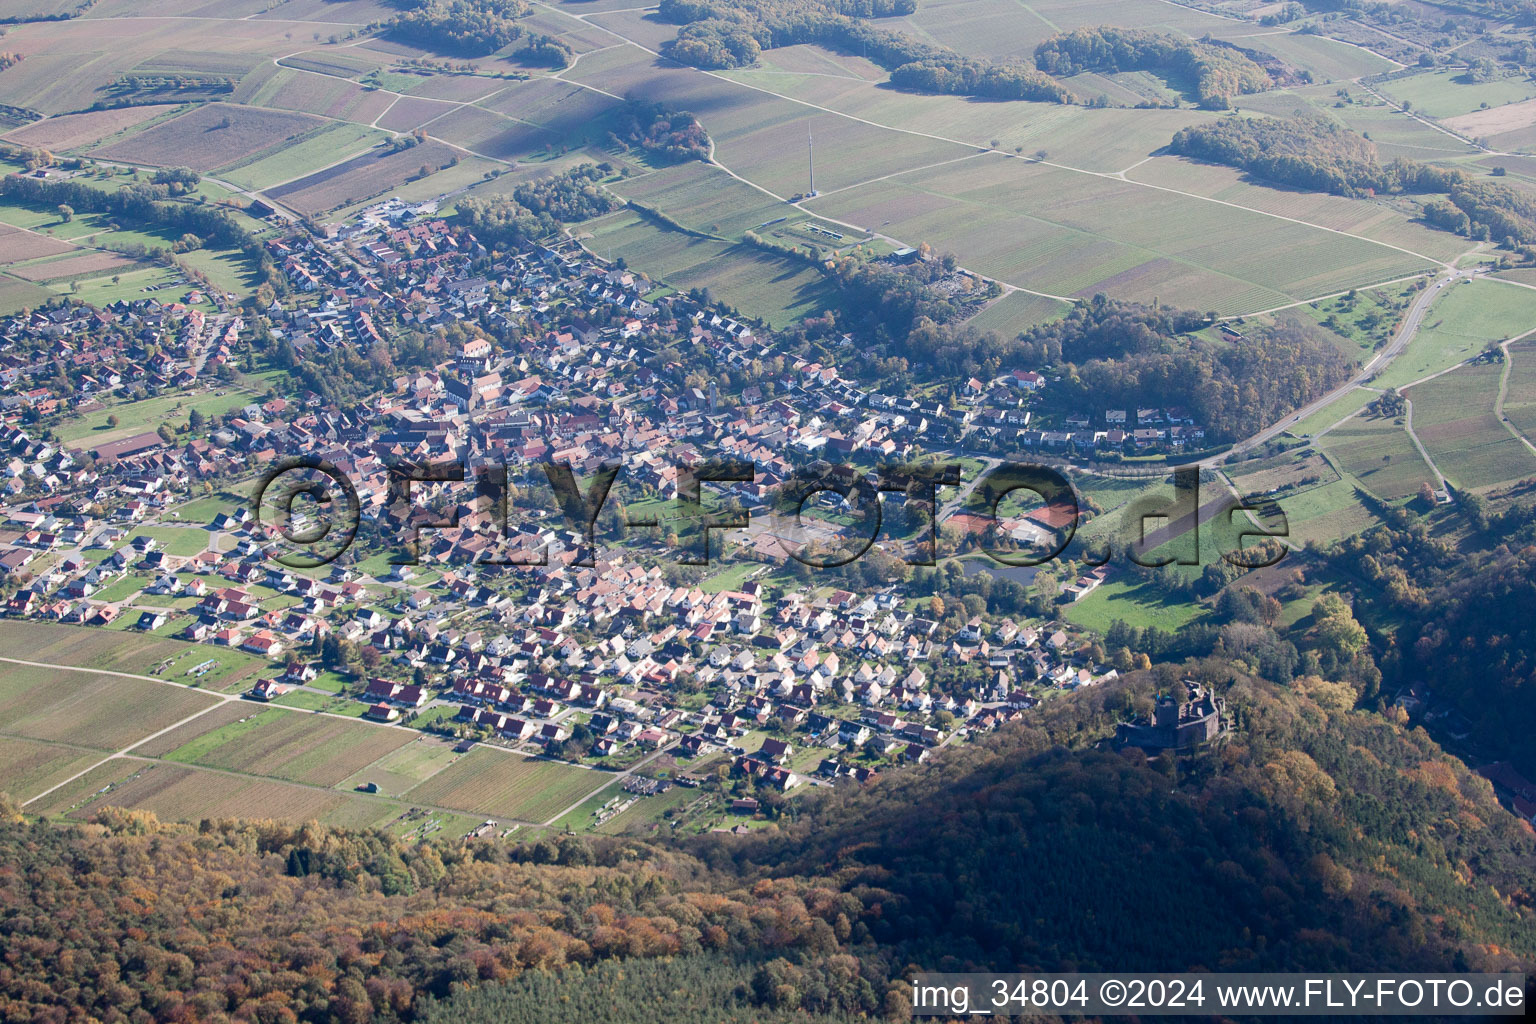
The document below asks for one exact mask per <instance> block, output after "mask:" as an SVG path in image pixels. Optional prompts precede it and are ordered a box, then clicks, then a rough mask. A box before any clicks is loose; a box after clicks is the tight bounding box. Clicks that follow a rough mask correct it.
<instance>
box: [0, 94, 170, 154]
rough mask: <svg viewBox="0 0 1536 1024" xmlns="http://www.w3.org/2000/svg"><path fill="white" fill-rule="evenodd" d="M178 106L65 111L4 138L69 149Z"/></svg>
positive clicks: (39, 146) (61, 150)
mask: <svg viewBox="0 0 1536 1024" xmlns="http://www.w3.org/2000/svg"><path fill="white" fill-rule="evenodd" d="M175 109H176V105H175V104H173V103H161V104H150V105H148V106H143V107H119V108H118V109H116V110H91V111H87V112H85V113H83V114H64V115H62V116H60V117H49V118H45V119H43V120H41V121H34V122H32V123H31V124H29V125H26V126H24V127H21V128H17V129H15V130H14V131H10V132H7V133H6V134H5V135H4V136H3V138H4V139H5V141H6V142H12V143H15V144H16V145H18V146H30V147H33V148H35V149H46V150H49V151H50V152H54V153H67V152H69V151H70V150H72V149H79V148H81V147H84V146H91V145H95V144H96V143H98V142H100V141H101V140H103V139H106V138H108V137H110V136H112V135H116V134H118V133H119V132H123V131H127V130H128V129H130V128H134V127H137V126H138V125H141V124H143V123H144V122H146V121H150V120H153V119H154V118H157V117H159V116H160V115H161V114H164V113H167V112H168V111H172V110H175Z"/></svg>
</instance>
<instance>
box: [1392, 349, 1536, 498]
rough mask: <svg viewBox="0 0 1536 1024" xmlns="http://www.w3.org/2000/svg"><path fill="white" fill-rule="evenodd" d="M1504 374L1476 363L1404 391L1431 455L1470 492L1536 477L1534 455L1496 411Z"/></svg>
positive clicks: (1493, 366)
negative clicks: (1411, 404)
mask: <svg viewBox="0 0 1536 1024" xmlns="http://www.w3.org/2000/svg"><path fill="white" fill-rule="evenodd" d="M1502 372H1503V367H1502V366H1500V365H1499V364H1498V363H1492V362H1483V363H1478V364H1476V365H1472V366H1464V367H1460V368H1459V369H1457V370H1455V371H1453V372H1451V373H1447V374H1445V375H1444V376H1441V377H1436V378H1435V379H1434V380H1432V381H1429V382H1427V383H1425V384H1420V385H1418V386H1417V387H1414V388H1411V389H1409V390H1408V391H1406V392H1404V395H1405V397H1407V398H1408V399H1409V401H1411V402H1412V403H1413V430H1414V433H1416V434H1417V435H1418V436H1419V440H1420V441H1421V442H1423V444H1424V447H1425V449H1426V450H1428V452H1429V457H1430V458H1431V459H1433V460H1434V462H1435V465H1437V466H1438V467H1440V471H1441V472H1442V473H1444V474H1445V477H1446V479H1447V480H1449V481H1450V482H1451V483H1452V484H1454V485H1456V486H1458V487H1461V488H1464V489H1466V490H1486V489H1487V488H1490V487H1494V486H1496V485H1498V484H1503V483H1509V482H1510V481H1513V480H1524V479H1526V478H1528V477H1536V455H1532V454H1531V451H1530V449H1529V448H1528V447H1527V446H1526V445H1525V444H1524V443H1522V442H1521V441H1520V440H1519V439H1518V438H1516V437H1515V436H1514V435H1513V434H1512V433H1511V432H1510V431H1509V430H1508V429H1507V428H1506V427H1505V426H1504V424H1502V423H1501V422H1499V418H1498V417H1497V416H1496V415H1494V411H1493V406H1494V401H1495V399H1496V397H1497V395H1498V390H1499V378H1500V376H1501V374H1502Z"/></svg>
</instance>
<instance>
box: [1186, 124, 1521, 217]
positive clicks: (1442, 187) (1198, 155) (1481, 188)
mask: <svg viewBox="0 0 1536 1024" xmlns="http://www.w3.org/2000/svg"><path fill="white" fill-rule="evenodd" d="M1169 148H1170V149H1171V150H1172V151H1173V152H1174V153H1177V154H1180V155H1182V156H1188V157H1193V158H1195V159H1199V160H1207V161H1210V162H1211V163H1219V164H1226V165H1227V166H1229V167H1236V168H1238V169H1240V170H1244V171H1247V172H1249V173H1250V174H1253V175H1254V176H1256V177H1260V178H1265V179H1267V180H1270V181H1275V182H1279V183H1281V184H1284V185H1292V186H1294V187H1296V188H1304V189H1308V190H1310V191H1315V192H1330V193H1333V194H1334V195H1342V196H1362V195H1375V194H1382V193H1390V194H1396V193H1407V194H1419V195H1434V194H1443V195H1445V196H1446V198H1445V199H1435V200H1431V201H1428V202H1426V203H1424V204H1423V213H1424V219H1425V220H1426V221H1428V222H1429V223H1431V224H1433V225H1435V226H1436V227H1439V228H1443V229H1445V230H1447V231H1455V232H1458V233H1460V234H1463V235H1466V236H1468V237H1475V238H1482V239H1484V240H1492V241H1496V242H1504V243H1506V244H1509V245H1511V246H1513V245H1519V244H1529V243H1531V242H1536V201H1533V200H1532V199H1531V198H1530V197H1528V196H1527V195H1525V194H1524V193H1522V192H1520V191H1518V190H1516V189H1513V188H1510V187H1509V186H1508V185H1502V184H1500V183H1498V182H1495V181H1490V180H1487V179H1484V178H1476V177H1473V176H1472V175H1471V174H1469V173H1467V172H1466V171H1463V170H1460V169H1457V168H1448V167H1437V166H1433V165H1431V164H1424V163H1419V162H1418V161H1416V160H1408V159H1405V158H1402V157H1399V158H1397V159H1395V160H1392V161H1391V162H1390V163H1387V164H1383V163H1381V162H1380V161H1379V160H1378V159H1377V154H1376V147H1375V145H1374V144H1373V143H1372V142H1371V141H1370V140H1369V139H1366V138H1364V137H1362V136H1361V135H1359V134H1357V133H1355V132H1353V131H1351V130H1349V129H1348V128H1344V127H1342V126H1340V125H1337V124H1334V123H1333V122H1331V121H1328V120H1325V119H1323V118H1321V117H1298V118H1263V117H1244V118H1237V117H1231V118H1224V119H1222V120H1220V121H1216V122H1213V123H1210V124H1203V125H1193V126H1191V127H1188V128H1181V129H1179V131H1178V132H1177V133H1175V134H1174V136H1173V140H1172V142H1171V143H1170V144H1169Z"/></svg>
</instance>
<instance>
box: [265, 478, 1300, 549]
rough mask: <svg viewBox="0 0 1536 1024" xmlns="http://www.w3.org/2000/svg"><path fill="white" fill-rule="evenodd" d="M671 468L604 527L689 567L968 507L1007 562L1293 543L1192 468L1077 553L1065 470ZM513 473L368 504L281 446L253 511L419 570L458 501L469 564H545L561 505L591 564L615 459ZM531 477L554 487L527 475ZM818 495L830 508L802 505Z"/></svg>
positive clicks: (325, 541)
mask: <svg viewBox="0 0 1536 1024" xmlns="http://www.w3.org/2000/svg"><path fill="white" fill-rule="evenodd" d="M671 468H672V469H673V471H674V473H673V474H672V476H671V478H672V479H673V480H674V481H675V492H676V493H675V496H674V497H673V498H672V499H671V500H670V502H666V503H664V504H665V505H666V511H665V514H664V515H663V514H660V513H658V512H656V511H655V509H656V503H651V505H650V509H651V511H648V512H645V513H641V514H632V513H629V512H627V511H626V512H624V513H622V514H620V515H619V516H618V517H617V518H616V519H614V520H613V522H612V523H611V524H610V526H611V528H610V530H609V535H610V536H611V535H612V533H614V532H618V533H620V534H622V533H623V532H625V531H631V530H649V531H655V530H657V529H658V528H661V527H663V526H665V529H666V532H665V534H664V536H665V537H666V538H667V539H668V542H669V543H668V545H667V546H669V547H671V548H673V549H675V558H676V560H677V562H678V563H679V564H682V565H707V564H709V561H710V552H711V546H710V544H711V537H712V535H714V536H718V535H719V534H721V533H723V532H726V531H733V530H737V531H740V530H745V531H757V532H760V533H763V534H766V535H768V536H769V537H771V538H772V540H773V542H774V544H775V545H776V546H777V548H778V550H779V551H780V552H782V554H783V556H784V557H786V558H789V559H793V560H795V561H797V562H799V563H801V564H803V565H806V566H810V567H812V568H833V567H837V566H842V565H847V564H848V563H850V562H852V561H855V560H856V559H858V558H860V557H862V556H863V555H864V554H865V553H866V552H868V551H869V549H870V548H871V547H872V546H873V545H874V544H875V543H876V542H877V541H879V540H882V539H885V540H889V541H890V542H891V543H892V546H893V547H894V548H895V550H896V551H897V552H898V553H899V555H900V557H901V558H902V559H903V560H904V561H905V562H907V564H909V565H933V564H935V561H936V557H937V552H938V548H939V544H938V531H939V526H940V524H941V523H942V522H944V521H946V520H947V519H948V518H949V517H950V516H953V515H963V516H964V517H965V522H966V528H967V532H968V533H969V534H970V535H972V536H973V537H975V538H976V544H975V550H977V551H980V552H981V553H983V554H985V555H987V556H989V557H990V558H992V559H993V560H994V561H996V562H997V563H999V564H1001V565H1004V566H1013V567H1027V566H1037V565H1041V564H1044V563H1046V562H1050V561H1053V560H1055V559H1057V558H1060V557H1062V555H1063V554H1064V553H1065V552H1068V550H1069V548H1071V549H1072V557H1074V558H1076V559H1077V560H1079V561H1082V562H1084V563H1085V564H1087V565H1090V566H1093V565H1103V564H1105V563H1106V562H1108V561H1109V560H1110V558H1111V557H1113V555H1114V553H1115V552H1116V551H1117V550H1119V551H1122V552H1123V553H1124V555H1125V556H1126V557H1127V558H1129V559H1130V560H1131V561H1133V562H1135V563H1136V564H1137V565H1141V566H1146V567H1159V566H1165V565H1198V564H1201V562H1202V558H1201V535H1202V530H1203V529H1205V530H1209V528H1210V527H1211V526H1212V525H1213V524H1214V525H1216V526H1218V527H1219V530H1218V533H1219V534H1220V538H1219V541H1218V548H1219V550H1217V551H1216V552H1215V554H1216V555H1217V556H1218V557H1219V558H1221V559H1223V560H1225V561H1227V562H1229V563H1231V564H1232V565H1234V566H1238V567H1240V568H1244V569H1254V568H1260V567H1263V566H1267V565H1273V564H1274V563H1275V562H1278V561H1279V560H1280V559H1281V558H1282V557H1283V556H1284V554H1285V551H1286V548H1285V546H1284V545H1283V544H1280V543H1277V542H1276V541H1277V539H1279V538H1283V537H1285V536H1287V535H1288V527H1287V524H1286V521H1285V516H1284V513H1282V512H1280V511H1279V509H1278V507H1277V506H1275V505H1274V503H1273V502H1269V503H1258V502H1252V503H1250V502H1249V501H1245V500H1242V499H1239V498H1237V497H1236V496H1234V495H1232V494H1231V493H1230V492H1228V491H1225V490H1220V491H1219V492H1218V493H1217V494H1216V496H1214V497H1211V498H1208V500H1206V501H1204V502H1202V500H1201V478H1200V471H1199V470H1198V469H1195V468H1193V467H1187V468H1180V469H1177V470H1175V471H1174V473H1173V474H1172V490H1173V498H1172V500H1171V501H1165V500H1160V499H1158V498H1156V497H1153V496H1144V497H1142V498H1140V499H1138V500H1136V501H1134V502H1132V503H1130V504H1129V505H1128V506H1127V507H1125V508H1123V509H1120V510H1118V512H1117V518H1118V522H1119V525H1118V529H1117V530H1115V531H1112V532H1106V533H1101V534H1099V535H1098V536H1095V537H1093V538H1092V539H1091V540H1079V543H1078V544H1077V546H1076V547H1075V548H1074V547H1072V545H1073V542H1074V539H1077V532H1078V526H1079V523H1080V521H1081V520H1082V518H1083V511H1084V509H1083V502H1082V501H1081V499H1080V498H1079V495H1078V493H1077V491H1076V489H1075V488H1074V487H1073V486H1072V483H1071V481H1070V480H1068V479H1067V478H1066V477H1065V476H1063V475H1062V474H1061V473H1060V472H1059V471H1058V470H1056V469H1054V468H1052V467H1050V466H1046V465H1037V464H1032V463H1016V462H1004V463H1000V464H998V465H994V466H992V467H990V468H987V469H985V470H984V471H982V473H981V474H980V475H979V476H978V477H977V478H975V479H974V480H973V481H970V480H968V481H962V467H961V466H960V465H959V464H954V463H932V462H925V463H895V464H887V465H880V466H877V467H875V469H874V470H873V471H872V472H867V471H865V470H862V469H859V468H857V467H854V466H850V465H831V464H827V463H816V464H814V465H811V466H807V467H802V468H800V469H797V470H795V471H794V472H792V473H791V474H789V475H788V476H787V477H785V478H783V479H778V478H775V480H774V482H773V484H772V486H770V487H768V488H767V489H766V491H765V490H764V489H763V488H762V487H761V486H760V484H761V481H760V478H759V473H758V471H757V468H756V467H755V466H754V465H753V464H752V463H751V462H749V461H745V460H738V459H704V460H700V461H697V462H691V463H684V462H679V463H677V464H675V465H674V466H673V467H671ZM521 469H522V471H523V482H524V484H525V485H524V486H519V485H518V484H516V483H514V482H513V480H512V476H511V471H510V469H509V467H507V466H505V465H495V466H477V467H475V468H473V469H472V470H471V469H470V468H468V467H466V466H465V465H464V464H462V463H458V462H428V463H424V462H416V461H395V462H389V463H386V465H385V473H386V486H385V488H384V492H383V493H382V494H368V495H367V496H366V497H367V500H365V495H364V494H363V493H362V492H360V490H359V487H358V486H357V484H356V483H355V482H354V481H353V480H352V479H350V478H349V477H348V475H347V474H346V473H345V472H343V471H342V470H341V469H340V468H339V467H338V466H337V465H335V464H334V463H332V462H329V461H327V460H325V459H322V458H319V457H316V456H299V457H290V458H285V459H280V460H278V461H277V462H275V463H274V464H273V465H271V466H270V467H268V469H267V470H266V471H265V472H264V473H263V474H262V476H261V478H260V480H259V481H258V483H257V486H256V488H255V490H254V491H253V494H252V499H251V511H252V515H253V517H254V519H255V525H256V526H257V527H258V529H259V530H260V531H262V532H263V533H264V535H265V536H267V537H268V538H269V539H271V540H272V541H273V542H274V550H273V551H272V552H271V557H272V559H273V560H274V561H276V562H278V563H279V564H282V565H285V566H288V567H290V568H315V567H318V566H322V565H326V564H329V563H331V562H334V561H335V560H336V559H337V558H339V557H340V556H341V555H342V554H343V553H345V552H346V551H348V550H349V549H350V548H352V547H353V546H354V544H356V543H357V541H358V537H359V536H360V530H361V528H362V527H363V525H364V524H369V526H370V531H369V532H370V533H371V534H373V535H375V536H376V538H377V540H378V541H379V542H380V544H381V545H382V546H384V547H386V548H388V549H389V550H390V556H389V563H390V564H391V565H415V564H417V563H418V562H419V561H420V558H421V551H420V548H421V541H422V536H423V532H424V531H429V530H454V529H458V528H460V526H461V519H462V517H463V510H464V509H465V508H467V507H468V508H473V509H474V510H475V517H476V520H477V525H479V526H482V527H485V526H488V529H487V530H485V532H486V533H487V534H488V537H487V543H485V544H484V545H482V546H480V547H479V549H478V552H479V553H478V554H477V555H476V557H475V558H474V559H473V561H475V562H476V563H478V564H482V565H487V566H540V565H548V564H549V558H548V554H549V553H548V550H547V547H546V545H544V544H539V545H533V546H530V545H529V544H528V543H526V538H527V536H528V535H529V534H528V532H527V528H526V524H527V523H529V522H539V523H546V522H548V521H549V520H550V518H551V517H552V516H556V515H557V516H558V517H559V518H558V522H559V523H560V524H561V526H562V527H563V529H564V530H565V531H566V533H567V534H568V535H569V536H570V537H572V538H573V539H574V540H575V541H576V543H575V545H573V546H574V547H575V548H576V553H575V557H574V558H573V559H572V560H570V562H569V564H573V565H581V566H591V565H593V564H595V552H596V549H597V547H598V546H599V543H598V542H599V537H598V525H599V522H600V520H602V519H603V518H604V513H605V511H608V512H613V511H614V510H615V508H616V506H615V504H613V503H611V502H610V499H611V495H612V492H613V488H614V484H615V483H616V482H618V481H619V480H620V479H621V478H622V476H623V473H624V467H623V465H622V464H621V463H617V462H607V463H603V464H601V465H600V466H598V467H597V468H596V469H595V470H593V471H591V472H590V473H589V474H587V477H586V479H585V481H582V480H578V479H577V475H576V471H575V470H574V469H573V468H572V467H571V466H570V465H569V464H568V463H558V462H541V463H534V464H531V465H528V466H525V467H521ZM530 481H531V482H533V483H534V484H544V485H547V487H540V486H526V484H527V483H528V482H530ZM455 485H457V486H458V488H459V489H460V490H461V491H462V490H463V489H464V488H465V487H469V488H472V490H473V496H472V498H470V500H469V501H468V502H453V501H449V502H442V501H439V502H438V503H437V506H439V507H434V505H433V504H431V503H425V502H423V500H422V498H423V496H424V495H426V496H429V497H442V496H443V495H444V494H445V493H448V490H449V489H451V488H453V487H454V486H455ZM706 485H709V487H708V488H707V489H706ZM962 487H963V496H962V497H959V498H951V499H950V500H949V502H948V504H946V503H945V500H944V499H945V495H946V492H949V493H953V491H954V490H955V489H957V488H962ZM744 499H745V503H744ZM818 501H820V502H823V503H829V504H830V505H831V506H832V507H833V508H834V509H835V513H834V514H831V515H823V514H818V511H817V510H815V509H814V508H812V509H808V506H813V505H814V504H815V503H816V502H818ZM1010 501H1012V502H1014V503H1016V504H1020V505H1023V504H1028V505H1030V506H1031V507H1032V511H1031V512H1029V513H1028V514H1027V517H1028V519H1029V523H1028V526H1029V527H1030V528H1029V529H1028V530H1023V531H1021V530H1019V529H1012V530H1009V529H1005V528H1004V527H1005V525H1006V524H1007V523H1008V522H1009V521H1010V520H1009V519H1008V518H1006V517H1005V516H1004V515H1003V514H1001V512H1000V508H1001V507H1002V506H1003V505H1004V504H1005V503H1006V502H1010ZM1254 541H1258V542H1260V543H1257V544H1252V543H1250V542H1254Z"/></svg>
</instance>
